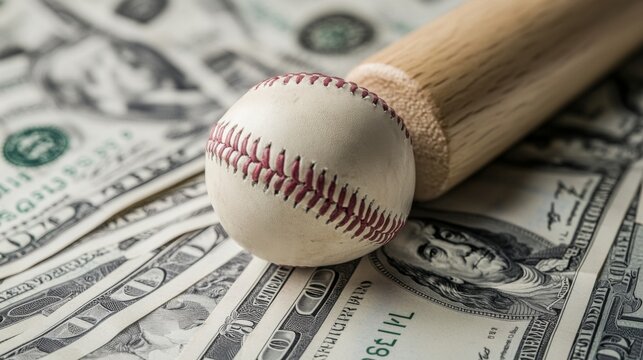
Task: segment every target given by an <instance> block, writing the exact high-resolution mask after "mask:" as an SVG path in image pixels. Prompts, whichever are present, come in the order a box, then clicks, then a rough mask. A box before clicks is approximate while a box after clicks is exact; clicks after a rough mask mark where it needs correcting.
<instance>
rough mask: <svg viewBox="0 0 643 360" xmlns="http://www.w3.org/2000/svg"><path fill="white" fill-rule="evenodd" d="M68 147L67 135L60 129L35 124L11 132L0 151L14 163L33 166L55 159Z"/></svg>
mask: <svg viewBox="0 0 643 360" xmlns="http://www.w3.org/2000/svg"><path fill="white" fill-rule="evenodd" d="M68 147H69V140H68V139H67V135H66V134H65V133H64V132H62V131H61V130H60V129H58V128H55V127H52V126H36V127H29V128H26V129H23V130H20V131H18V132H15V133H13V134H11V135H10V136H9V137H8V138H7V140H6V141H5V143H4V147H3V149H2V153H3V154H4V157H5V159H7V161H8V162H10V163H12V164H14V165H17V166H26V167H35V166H40V165H44V164H47V163H50V162H52V161H54V160H56V159H57V158H58V157H59V156H60V155H62V154H63V153H64V152H65V151H67V148H68Z"/></svg>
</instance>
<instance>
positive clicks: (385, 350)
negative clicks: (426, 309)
mask: <svg viewBox="0 0 643 360" xmlns="http://www.w3.org/2000/svg"><path fill="white" fill-rule="evenodd" d="M388 316H389V318H387V319H386V320H384V321H382V323H381V324H380V326H379V328H378V329H377V332H379V333H382V334H384V335H381V334H378V335H380V336H381V337H379V338H377V339H373V342H374V343H375V345H371V346H369V347H367V348H366V349H365V351H366V353H367V354H368V355H369V357H363V358H362V360H374V358H373V357H370V356H376V357H380V358H384V357H387V356H389V354H390V353H391V350H392V349H393V347H394V346H395V344H396V343H397V338H398V337H400V336H402V331H403V329H406V325H407V323H408V322H409V321H410V320H412V319H413V316H415V312H412V313H410V314H408V315H400V314H396V313H388Z"/></svg>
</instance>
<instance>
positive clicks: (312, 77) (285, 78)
mask: <svg viewBox="0 0 643 360" xmlns="http://www.w3.org/2000/svg"><path fill="white" fill-rule="evenodd" d="M305 77H308V83H309V84H310V85H313V84H315V82H317V80H319V79H322V85H324V86H326V87H328V86H329V85H330V84H332V83H333V81H334V82H335V87H337V88H338V89H343V88H344V86H345V85H346V84H348V85H350V86H349V87H348V91H349V92H350V93H351V94H352V95H355V93H356V92H357V91H358V90H359V91H360V93H359V94H360V96H361V98H362V99H366V98H369V99H370V100H371V103H372V104H373V105H374V106H377V105H378V104H379V105H380V106H381V107H382V110H383V111H384V112H385V113H387V114H388V115H389V116H390V118H391V119H392V120H394V121H395V122H396V123H397V125H399V126H400V130H401V131H403V132H404V136H405V137H406V138H407V139H409V141H411V142H412V139H411V135H410V134H409V130H408V129H407V128H406V125H404V120H402V118H401V117H400V116H399V115H397V114H396V113H395V110H393V109H392V108H391V107H390V106H389V105H388V104H387V103H386V102H385V101H384V100H382V99H381V98H380V97H379V96H377V94H375V93H373V92H371V91H368V89H365V88H363V87H361V86H358V85H357V84H355V83H354V82H352V81H346V80H344V79H342V78H340V77H336V76H328V75H324V74H320V73H304V72H302V73H289V74H285V75H281V76H273V77H271V78H268V79H266V80H264V81H262V82H260V83H259V84H257V85H255V86H254V87H253V89H254V90H257V89H259V88H260V87H266V86H273V85H274V84H275V83H276V82H277V81H279V80H281V81H280V83H281V84H282V85H288V83H289V82H290V81H291V80H292V79H294V80H295V84H297V85H299V84H300V83H301V82H302V80H303V79H304V78H305Z"/></svg>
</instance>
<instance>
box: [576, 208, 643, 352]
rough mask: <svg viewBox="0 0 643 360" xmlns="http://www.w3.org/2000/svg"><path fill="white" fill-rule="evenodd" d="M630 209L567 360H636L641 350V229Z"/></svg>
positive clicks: (642, 297)
mask: <svg viewBox="0 0 643 360" xmlns="http://www.w3.org/2000/svg"><path fill="white" fill-rule="evenodd" d="M635 219H636V207H635V206H632V207H631V208H630V210H629V211H628V214H627V216H626V218H625V219H624V220H623V223H622V224H621V228H620V229H619V232H618V235H617V237H616V239H615V241H614V245H613V246H612V249H611V251H610V254H609V256H608V258H607V261H606V263H605V265H604V267H603V270H602V271H601V273H600V276H599V278H598V281H597V282H596V284H595V285H594V289H593V290H592V294H591V297H590V301H589V302H588V304H587V308H586V309H585V313H584V314H583V318H582V320H581V322H580V324H579V325H578V326H577V331H576V338H575V339H574V344H573V346H572V348H571V351H570V353H569V359H603V358H604V359H628V360H630V359H631V360H634V359H640V358H641V357H643V348H641V346H639V345H638V344H641V342H643V306H642V305H643V281H642V280H641V275H640V271H641V267H642V266H643V228H642V227H641V224H640V223H637V222H635Z"/></svg>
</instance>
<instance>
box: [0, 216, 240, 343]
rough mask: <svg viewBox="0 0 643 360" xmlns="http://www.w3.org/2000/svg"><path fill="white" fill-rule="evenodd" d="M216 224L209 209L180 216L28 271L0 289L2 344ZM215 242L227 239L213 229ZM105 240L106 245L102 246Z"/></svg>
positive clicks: (106, 240)
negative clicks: (129, 264)
mask: <svg viewBox="0 0 643 360" xmlns="http://www.w3.org/2000/svg"><path fill="white" fill-rule="evenodd" d="M213 222H215V218H214V215H213V214H212V211H211V209H210V208H205V209H201V210H198V211H195V212H189V213H187V214H184V215H181V216H178V217H177V218H176V219H175V220H174V221H172V222H168V223H166V224H164V225H162V226H158V227H156V228H152V229H149V230H146V231H144V232H141V233H139V234H137V235H134V236H129V237H125V238H121V239H120V240H119V241H114V240H115V239H114V238H105V239H103V238H98V239H97V242H93V243H87V244H84V245H83V246H78V247H76V248H74V249H73V250H72V251H68V252H65V253H63V254H60V255H58V256H56V257H55V258H53V259H51V260H49V261H47V262H44V263H42V264H40V265H38V266H36V267H34V268H31V269H29V270H28V271H27V272H26V273H24V274H23V275H21V279H20V280H19V281H18V280H16V281H12V282H11V283H7V284H3V286H2V287H0V299H1V300H2V301H1V302H0V339H3V340H4V339H7V338H9V337H12V336H15V335H16V334H19V333H21V332H22V331H23V330H24V329H27V328H29V327H31V326H34V325H37V324H40V323H41V322H42V320H43V319H44V318H45V317H47V316H48V315H49V314H51V313H52V312H53V311H55V310H56V309H58V308H59V307H60V306H62V305H63V304H65V303H66V302H67V301H69V300H70V299H72V298H73V297H75V296H77V295H78V294H80V293H82V292H84V291H87V290H88V289H90V288H91V287H92V286H93V285H94V284H96V283H97V282H98V281H100V280H102V279H103V278H104V277H105V276H107V275H108V274H110V273H111V272H112V271H114V270H115V269H117V268H118V267H119V266H121V265H123V264H124V263H125V262H126V261H127V260H128V259H131V258H133V257H136V256H139V255H140V254H144V253H147V252H149V251H153V250H154V249H156V248H159V247H162V246H163V245H164V244H165V243H167V242H168V241H170V240H172V239H175V238H176V237H178V236H180V235H182V234H185V233H187V232H189V231H192V230H195V229H198V228H202V227H204V226H208V225H212V223H213ZM215 226H216V227H215V230H216V231H217V233H218V234H219V236H221V237H223V238H225V237H227V234H226V233H225V232H224V231H223V228H221V226H220V225H215ZM102 240H105V242H102Z"/></svg>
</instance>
